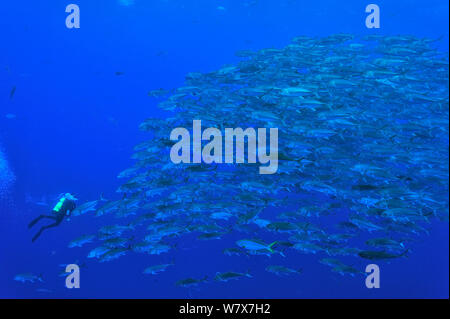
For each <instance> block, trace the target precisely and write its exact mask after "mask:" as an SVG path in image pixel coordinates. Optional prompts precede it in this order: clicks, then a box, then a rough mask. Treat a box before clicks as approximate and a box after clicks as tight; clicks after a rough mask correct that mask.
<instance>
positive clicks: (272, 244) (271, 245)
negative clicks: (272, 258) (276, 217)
mask: <svg viewBox="0 0 450 319" xmlns="http://www.w3.org/2000/svg"><path fill="white" fill-rule="evenodd" d="M276 243H278V240H276V241H274V242H273V243H271V244H270V245H269V247H268V248H269V250H270V252H271V253H273V252H274V251H273V249H272V247H273V246H274V245H275V244H276Z"/></svg>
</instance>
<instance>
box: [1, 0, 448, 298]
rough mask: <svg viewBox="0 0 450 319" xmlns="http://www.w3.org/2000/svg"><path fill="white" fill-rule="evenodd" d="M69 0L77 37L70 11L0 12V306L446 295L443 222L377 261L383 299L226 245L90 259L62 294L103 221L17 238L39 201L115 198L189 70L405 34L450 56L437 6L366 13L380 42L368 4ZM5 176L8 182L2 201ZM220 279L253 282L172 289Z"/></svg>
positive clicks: (60, 7) (315, 267) (358, 285)
mask: <svg viewBox="0 0 450 319" xmlns="http://www.w3.org/2000/svg"><path fill="white" fill-rule="evenodd" d="M73 2H74V3H76V4H78V5H79V7H80V10H81V28H80V29H76V30H69V29H67V28H66V26H65V19H66V16H67V13H66V12H65V7H66V6H67V5H68V4H69V3H70V2H68V1H62V0H57V1H39V2H31V1H27V2H26V3H19V2H16V1H10V2H4V3H2V4H1V6H0V35H1V38H0V39H1V42H0V43H1V44H0V48H1V50H0V148H1V151H0V156H1V158H0V169H2V172H1V173H0V191H1V192H2V194H0V195H1V196H0V212H1V213H0V247H1V249H0V297H2V298H186V297H192V298H448V297H449V278H448V274H449V227H448V223H447V222H439V221H433V222H432V223H431V224H429V225H427V226H426V227H427V228H428V229H429V230H430V232H429V235H428V236H421V238H420V240H418V241H416V242H414V243H413V244H412V247H411V250H412V252H411V253H410V254H409V257H408V258H401V259H396V260H392V261H391V262H389V263H386V262H383V263H382V268H381V269H382V277H381V278H382V279H381V280H382V282H381V288H380V289H367V288H366V286H365V284H364V279H363V278H362V277H359V276H356V277H351V276H341V275H339V274H337V273H332V272H330V270H329V268H327V267H326V266H323V265H321V264H318V263H317V258H316V257H315V256H311V255H302V254H298V255H296V256H292V257H290V259H289V262H290V264H291V266H293V267H294V266H295V267H296V268H300V267H301V268H303V269H304V274H302V275H301V276H295V277H292V276H291V277H286V278H283V277H278V276H274V275H273V274H268V273H267V272H266V271H265V270H264V267H261V265H270V264H274V263H282V262H283V257H282V256H278V255H277V256H272V257H270V259H268V258H267V257H266V256H253V257H252V258H241V257H236V256H231V257H228V256H224V255H223V254H222V252H221V251H222V249H224V248H228V247H231V246H232V245H233V243H234V242H235V241H236V240H238V239H240V238H239V237H236V236H233V235H231V236H230V237H229V238H226V239H224V240H221V241H202V242H199V241H197V240H195V236H186V237H184V238H183V245H182V246H183V247H182V248H179V249H176V250H174V251H171V252H169V253H168V254H162V255H159V256H149V255H142V254H129V255H127V256H124V257H122V258H119V259H117V260H114V261H111V262H108V263H97V262H91V261H88V262H87V263H86V266H85V267H82V269H81V288H80V289H67V288H66V287H65V286H64V278H63V277H60V276H58V274H59V272H60V271H61V267H60V266H59V265H60V264H68V263H76V262H77V260H80V259H83V256H85V255H86V254H87V253H88V252H89V248H86V247H83V248H75V249H69V248H67V244H68V242H69V241H70V240H72V239H73V238H75V237H78V236H80V235H83V234H89V233H92V232H95V231H97V229H98V228H99V226H102V225H104V224H105V219H96V218H92V217H90V216H86V215H84V216H81V217H74V218H72V219H71V220H70V222H64V223H62V224H61V225H60V226H59V227H57V228H54V229H51V230H48V231H47V232H45V233H44V234H43V236H42V238H40V239H39V240H38V241H37V242H35V243H31V237H32V235H33V234H34V231H36V230H33V231H30V230H28V229H27V224H28V223H29V221H30V220H31V219H33V218H34V217H35V216H37V215H39V214H44V213H48V210H49V209H50V207H45V206H42V205H38V204H36V202H42V201H48V202H49V205H50V206H52V205H54V202H55V201H56V200H57V198H56V197H57V196H58V195H59V194H60V193H65V192H71V193H74V194H76V195H77V197H78V198H79V199H80V200H81V201H83V202H84V201H89V200H94V199H98V198H99V197H100V195H101V194H102V193H103V194H104V196H105V197H106V198H116V199H120V195H119V194H116V192H115V190H116V189H117V187H118V186H120V185H121V181H120V180H118V179H117V178H116V176H117V174H118V173H119V172H120V171H122V170H123V169H125V168H127V167H130V166H131V165H132V163H133V161H132V160H131V159H130V155H131V154H132V152H133V147H134V146H135V145H136V144H138V143H139V142H141V141H144V140H146V139H147V136H146V135H145V133H143V132H141V131H139V129H138V126H139V124H140V123H141V122H142V121H143V120H144V119H145V118H147V117H149V116H163V115H164V113H163V112H162V111H161V110H160V109H158V108H157V106H156V104H157V101H156V100H154V99H151V98H149V97H148V95H147V92H148V91H149V90H152V89H158V88H177V87H179V86H182V85H183V83H184V78H185V75H186V74H187V73H189V72H210V71H213V70H217V69H219V68H220V67H222V66H223V65H225V64H233V63H236V62H238V61H239V58H237V57H236V56H235V55H234V52H235V51H237V50H242V49H251V50H259V49H263V48H272V47H274V48H277V47H278V48H279V47H284V46H286V45H288V44H289V42H290V40H291V39H292V38H294V37H296V36H299V35H308V36H327V35H330V34H335V33H341V32H342V33H351V34H362V35H366V34H383V35H395V34H412V35H415V36H418V37H430V38H439V39H440V40H439V41H437V42H436V46H438V48H439V49H440V50H442V51H445V52H448V2H447V1H442V0H440V1H439V0H428V1H415V0H414V1H412V0H409V1H406V0H405V1H395V2H393V1H381V0H380V1H377V2H376V3H377V4H378V5H379V6H380V8H381V19H382V20H381V21H382V22H381V29H379V30H369V29H367V28H366V26H365V24H364V21H365V17H366V15H367V14H366V13H365V7H366V5H368V4H369V2H364V1H361V0H351V1H345V2H342V1H332V0H327V1H325V0H318V1H314V2H309V1H295V0H277V1H271V0H259V1H258V0H244V1H231V0H228V1H225V0H197V1H189V2H188V1H182V0H178V1H175V0H174V1H172V0H155V1H144V0H135V1H134V2H131V1H129V2H126V1H125V2H124V1H122V2H120V1H113V0H109V1H106V0H102V1H95V2H94V1H87V0H77V1H73ZM117 72H119V73H120V74H121V75H116V73H117ZM13 88H15V91H14V93H13V92H12V90H13ZM12 93H13V94H12ZM7 115H9V116H7ZM11 115H13V116H11ZM3 153H4V155H3ZM2 163H8V164H7V166H6V164H2ZM6 170H8V173H7V174H6V173H5V172H6ZM12 174H13V175H12ZM11 176H15V182H14V183H9V182H8V190H6V189H2V187H1V185H2V183H3V185H6V182H4V181H6V179H8V181H12V179H13V178H12V177H11ZM5 188H6V187H5ZM447 196H448V195H447ZM447 202H448V197H447ZM109 221H110V222H114V221H115V219H114V217H111V219H109ZM172 260H174V262H175V266H174V267H173V268H171V269H170V271H166V272H163V273H161V274H159V275H158V276H144V275H142V271H143V269H144V268H146V267H148V266H151V265H154V264H158V263H168V262H171V261H172ZM230 270H234V271H241V272H245V271H247V270H250V271H251V273H252V275H253V278H252V279H248V280H247V278H244V279H242V280H237V281H231V282H226V283H223V282H212V283H208V284H205V285H200V286H199V287H197V288H193V289H185V288H180V287H177V286H175V284H174V283H175V282H176V281H177V280H180V279H183V278H186V277H194V278H201V277H203V276H205V275H207V276H209V277H211V276H212V277H213V276H214V274H215V273H216V272H217V271H230ZM26 272H32V273H35V274H42V277H43V278H44V282H43V283H41V282H38V283H34V284H29V283H27V284H23V283H20V282H18V281H15V280H13V278H14V276H15V275H16V274H18V273H26ZM43 289H44V290H43Z"/></svg>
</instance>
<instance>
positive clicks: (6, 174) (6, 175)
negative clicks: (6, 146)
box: [0, 150, 15, 198]
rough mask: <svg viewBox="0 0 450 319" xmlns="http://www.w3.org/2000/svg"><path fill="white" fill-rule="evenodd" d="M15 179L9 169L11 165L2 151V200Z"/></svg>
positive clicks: (0, 186)
mask: <svg viewBox="0 0 450 319" xmlns="http://www.w3.org/2000/svg"><path fill="white" fill-rule="evenodd" d="M14 179H15V177H14V174H13V173H12V172H11V170H10V169H9V165H8V162H7V161H6V158H5V155H4V153H3V152H2V150H0V198H2V197H3V196H4V195H5V193H6V191H7V190H8V188H9V187H10V186H11V184H12V183H13V181H14Z"/></svg>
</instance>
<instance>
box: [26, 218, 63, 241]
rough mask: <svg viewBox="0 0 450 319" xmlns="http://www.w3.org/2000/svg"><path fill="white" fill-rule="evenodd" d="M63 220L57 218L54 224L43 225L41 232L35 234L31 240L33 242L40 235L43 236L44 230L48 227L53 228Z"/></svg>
mask: <svg viewBox="0 0 450 319" xmlns="http://www.w3.org/2000/svg"><path fill="white" fill-rule="evenodd" d="M61 222H62V220H61V219H57V220H56V222H54V223H53V224H50V225H47V226H42V227H41V229H40V230H39V232H38V233H37V234H36V235H34V237H33V239H32V240H31V241H32V242H34V241H35V240H36V239H38V238H39V236H41V234H42V232H43V231H44V230H46V229H48V228H52V227H56V226H58V225H59V224H61Z"/></svg>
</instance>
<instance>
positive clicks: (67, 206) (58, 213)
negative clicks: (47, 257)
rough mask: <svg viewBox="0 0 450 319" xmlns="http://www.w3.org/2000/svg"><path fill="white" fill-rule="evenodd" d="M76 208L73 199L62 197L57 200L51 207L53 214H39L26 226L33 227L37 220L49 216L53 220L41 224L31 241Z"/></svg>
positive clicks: (59, 222) (54, 225)
mask: <svg viewBox="0 0 450 319" xmlns="http://www.w3.org/2000/svg"><path fill="white" fill-rule="evenodd" d="M75 208H76V205H75V201H73V200H70V199H67V198H63V199H61V200H60V201H59V203H58V205H56V206H55V208H54V209H53V215H40V216H38V217H37V218H36V219H34V220H33V221H32V222H31V223H30V224H29V225H28V228H31V227H33V226H34V225H35V224H36V223H37V222H38V221H40V220H41V219H42V218H49V219H53V220H55V222H54V223H53V224H50V225H47V226H42V227H41V229H40V230H39V232H38V233H37V234H36V235H35V236H34V237H33V239H32V241H33V242H34V241H35V240H36V239H38V237H39V236H40V235H41V234H42V232H43V231H44V230H45V229H48V228H52V227H56V226H58V225H59V224H61V222H62V221H63V220H64V217H66V216H69V215H70V213H72V212H73V210H74V209H75Z"/></svg>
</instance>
